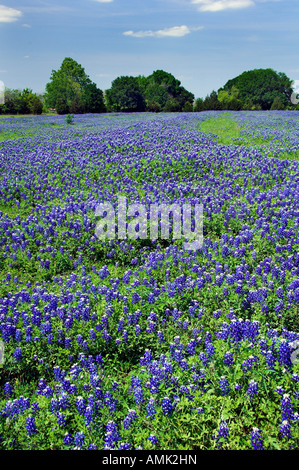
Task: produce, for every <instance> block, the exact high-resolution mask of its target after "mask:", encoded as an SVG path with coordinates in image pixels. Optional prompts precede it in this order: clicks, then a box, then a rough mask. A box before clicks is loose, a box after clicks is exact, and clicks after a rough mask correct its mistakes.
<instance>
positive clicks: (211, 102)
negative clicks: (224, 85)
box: [203, 90, 222, 111]
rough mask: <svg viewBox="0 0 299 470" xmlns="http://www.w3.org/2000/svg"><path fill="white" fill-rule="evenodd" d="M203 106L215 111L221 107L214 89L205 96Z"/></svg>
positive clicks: (207, 109) (205, 108)
mask: <svg viewBox="0 0 299 470" xmlns="http://www.w3.org/2000/svg"><path fill="white" fill-rule="evenodd" d="M203 107H204V110H206V111H214V110H215V111H217V110H220V109H222V105H221V103H220V101H219V100H218V95H217V93H216V91H215V90H213V91H212V92H211V93H210V94H209V95H207V96H206V97H205V99H204V102H203Z"/></svg>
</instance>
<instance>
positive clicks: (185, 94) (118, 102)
mask: <svg viewBox="0 0 299 470" xmlns="http://www.w3.org/2000/svg"><path fill="white" fill-rule="evenodd" d="M105 99H106V106H107V109H108V111H113V112H121V111H122V112H132V111H145V110H146V111H149V112H160V111H165V112H179V111H183V109H184V106H185V105H186V103H189V105H188V104H187V108H186V109H187V110H190V111H192V110H191V108H190V103H193V101H194V95H193V94H192V93H190V92H189V91H187V90H186V89H185V88H184V87H182V86H181V82H180V81H179V80H177V79H176V78H175V77H174V76H173V75H172V74H171V73H168V72H165V71H164V70H156V71H155V72H153V73H152V74H151V75H149V76H148V77H144V76H143V75H139V76H138V77H118V78H116V79H115V80H114V81H113V82H112V86H111V88H110V89H109V90H107V92H106V96H105ZM191 107H192V105H191Z"/></svg>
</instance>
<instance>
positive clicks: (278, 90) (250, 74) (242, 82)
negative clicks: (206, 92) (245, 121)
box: [223, 68, 292, 110]
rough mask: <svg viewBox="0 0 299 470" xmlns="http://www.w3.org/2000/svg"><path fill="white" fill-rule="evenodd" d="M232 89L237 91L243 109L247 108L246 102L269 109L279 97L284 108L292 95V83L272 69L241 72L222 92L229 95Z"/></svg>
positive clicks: (282, 74)
mask: <svg viewBox="0 0 299 470" xmlns="http://www.w3.org/2000/svg"><path fill="white" fill-rule="evenodd" d="M233 87H235V88H237V89H238V91H239V94H238V99H239V100H240V101H241V102H242V105H243V108H247V107H248V102H252V103H253V106H258V105H259V106H260V107H261V109H264V110H268V109H270V108H271V106H272V104H273V101H274V99H275V98H276V96H279V97H280V99H281V102H282V103H283V104H284V106H287V105H288V103H289V102H290V98H291V94H292V81H291V80H290V79H289V78H288V77H287V76H286V75H285V74H284V73H281V72H279V73H278V72H275V71H274V70H273V69H270V68H268V69H254V70H250V71H246V72H243V73H242V74H241V75H239V76H237V77H235V78H233V79H232V80H229V81H228V82H227V83H226V84H225V85H224V87H223V90H225V91H228V92H229V93H231V90H232V89H233Z"/></svg>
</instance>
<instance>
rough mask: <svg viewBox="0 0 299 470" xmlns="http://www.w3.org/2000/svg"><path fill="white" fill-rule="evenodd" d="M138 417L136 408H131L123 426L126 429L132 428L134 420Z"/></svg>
mask: <svg viewBox="0 0 299 470" xmlns="http://www.w3.org/2000/svg"><path fill="white" fill-rule="evenodd" d="M136 419H137V413H136V411H135V410H129V412H128V414H127V416H126V417H125V419H124V421H123V426H124V428H125V429H130V427H131V426H132V424H133V421H135V420H136Z"/></svg>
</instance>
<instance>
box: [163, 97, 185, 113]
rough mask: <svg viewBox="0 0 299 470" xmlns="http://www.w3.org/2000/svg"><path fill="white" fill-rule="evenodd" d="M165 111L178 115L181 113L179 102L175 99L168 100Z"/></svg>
mask: <svg viewBox="0 0 299 470" xmlns="http://www.w3.org/2000/svg"><path fill="white" fill-rule="evenodd" d="M163 111H165V112H166V113H178V112H179V111H181V106H180V104H179V103H178V102H177V100H175V99H174V98H169V100H167V102H166V104H165V106H164V110H163Z"/></svg>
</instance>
